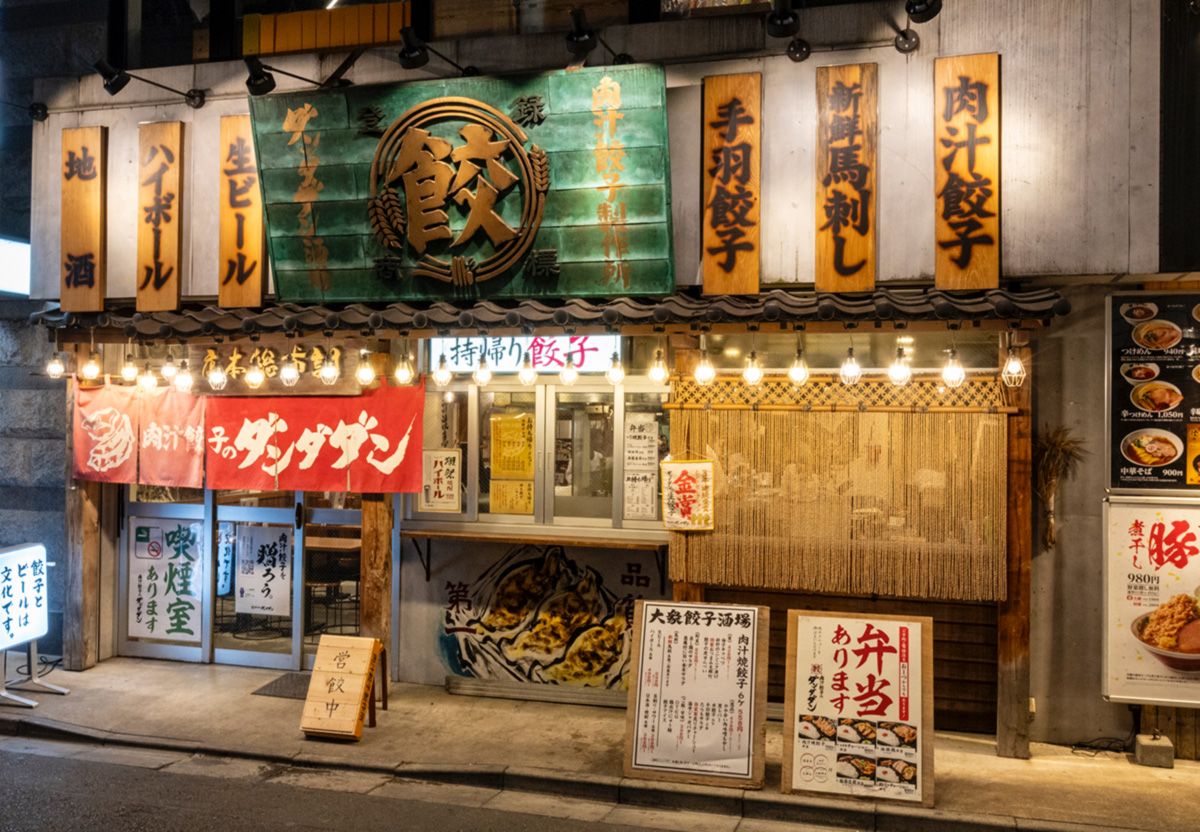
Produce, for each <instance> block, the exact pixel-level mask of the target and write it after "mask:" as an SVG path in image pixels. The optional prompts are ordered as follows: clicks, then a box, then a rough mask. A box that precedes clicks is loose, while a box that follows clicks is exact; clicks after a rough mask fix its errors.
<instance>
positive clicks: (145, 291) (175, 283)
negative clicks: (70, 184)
mask: <svg viewBox="0 0 1200 832" xmlns="http://www.w3.org/2000/svg"><path fill="white" fill-rule="evenodd" d="M138 148H139V152H138V202H137V229H138V237H137V240H138V245H137V310H138V311H139V312H159V311H164V310H165V311H174V310H176V309H178V308H179V286H180V277H179V275H180V266H181V260H182V258H181V257H180V249H181V247H182V242H183V221H182V219H181V217H180V213H181V210H182V207H183V196H182V194H181V193H180V182H181V174H182V171H183V123H182V122H178V121H169V122H163V123H161V124H143V125H140V126H139V127H138Z"/></svg>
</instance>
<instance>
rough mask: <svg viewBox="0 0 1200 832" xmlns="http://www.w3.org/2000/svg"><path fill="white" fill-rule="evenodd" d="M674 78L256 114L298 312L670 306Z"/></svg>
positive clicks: (359, 101) (455, 83)
mask: <svg viewBox="0 0 1200 832" xmlns="http://www.w3.org/2000/svg"><path fill="white" fill-rule="evenodd" d="M665 87H666V85H665V75H664V72H663V70H662V68H661V67H654V66H612V67H599V68H595V69H592V68H586V69H581V70H578V71H575V72H562V71H559V72H549V73H544V74H541V75H533V76H514V77H507V78H453V79H442V80H437V81H428V82H415V83H408V84H396V85H380V86H362V87H348V88H345V89H336V90H319V91H311V92H304V93H295V94H288V95H278V96H264V97H261V98H252V99H251V114H252V116H253V121H254V133H255V143H256V147H257V153H258V165H259V169H260V171H261V174H262V185H263V198H264V202H265V204H266V211H267V221H268V226H269V232H268V234H269V240H270V249H271V258H272V264H273V270H274V275H275V280H276V288H277V292H278V294H279V296H280V298H281V299H283V300H287V301H295V302H299V301H314V300H321V301H380V300H398V299H436V300H440V299H461V298H472V297H489V296H490V297H536V296H552V297H564V296H619V295H656V294H667V293H669V292H671V291H673V289H674V273H673V268H672V259H671V212H670V178H669V171H670V163H669V159H668V151H667V125H666V107H665Z"/></svg>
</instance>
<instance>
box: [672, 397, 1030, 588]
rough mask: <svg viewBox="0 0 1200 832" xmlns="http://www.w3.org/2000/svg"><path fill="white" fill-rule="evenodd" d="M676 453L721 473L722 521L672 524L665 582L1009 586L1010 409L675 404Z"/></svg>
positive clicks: (717, 498) (718, 506) (719, 508)
mask: <svg viewBox="0 0 1200 832" xmlns="http://www.w3.org/2000/svg"><path fill="white" fill-rule="evenodd" d="M671 453H672V456H673V457H674V458H676V459H689V458H691V459H695V458H706V459H712V460H713V461H714V463H715V464H714V471H715V475H716V488H715V506H714V508H715V514H716V529H715V530H713V531H711V532H673V533H672V534H671V540H670V554H671V559H670V563H671V570H670V571H671V579H672V580H675V581H687V582H692V583H699V584H706V585H722V586H741V587H759V588H766V589H790V590H804V591H809V592H822V593H838V594H846V593H850V594H880V595H891V596H898V597H908V598H939V599H954V600H963V601H997V600H1002V599H1003V598H1004V596H1005V591H1006V584H1005V539H1006V538H1005V522H1006V519H1007V514H1006V512H1007V506H1006V497H1007V492H1006V470H1007V424H1006V417H1005V416H1004V415H1001V414H998V413H987V412H970V413H964V412H919V411H918V412H911V411H909V412H830V411H803V410H798V409H796V410H773V411H765V410H750V409H729V410H673V411H671Z"/></svg>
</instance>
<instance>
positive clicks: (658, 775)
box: [623, 600, 771, 789]
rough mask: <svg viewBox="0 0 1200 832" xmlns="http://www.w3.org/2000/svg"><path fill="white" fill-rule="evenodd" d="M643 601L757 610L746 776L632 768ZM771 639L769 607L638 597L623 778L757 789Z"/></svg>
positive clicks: (762, 774) (762, 775)
mask: <svg viewBox="0 0 1200 832" xmlns="http://www.w3.org/2000/svg"><path fill="white" fill-rule="evenodd" d="M647 603H651V604H661V605H663V606H673V607H680V606H686V607H697V608H705V607H720V608H727V607H744V608H746V609H756V610H757V611H758V631H757V633H756V641H755V644H754V645H753V649H754V662H755V665H754V676H753V677H752V679H751V683H750V684H751V688H752V689H751V691H750V696H751V702H752V704H753V708H754V713H753V715H752V717H751V719H752V725H751V727H750V734H749V735H750V737H751V741H752V742H753V743H754V746H753V748H751V750H750V770H751V775H750V777H748V778H740V777H728V776H723V775H711V774H691V773H677V772H669V771H656V770H654V769H645V768H635V767H634V765H633V752H634V744H635V742H636V740H637V730H636V729H637V703H638V696H639V691H640V690H641V658H642V626H643V618H644V615H645V607H646V604H647ZM770 638H771V609H770V607H760V606H752V605H748V604H689V603H685V602H678V601H650V602H647V601H645V600H638V601H637V602H635V604H634V610H633V643H632V644H631V645H630V666H629V698H628V700H627V709H626V712H625V752H624V759H623V769H624V773H625V776H626V777H632V778H637V779H640V780H659V781H664V782H668V783H692V784H695V785H699V786H721V787H724V788H729V789H761V788H762V787H763V785H764V783H765V782H766V758H767V748H766V743H767V662H768V654H769V645H770Z"/></svg>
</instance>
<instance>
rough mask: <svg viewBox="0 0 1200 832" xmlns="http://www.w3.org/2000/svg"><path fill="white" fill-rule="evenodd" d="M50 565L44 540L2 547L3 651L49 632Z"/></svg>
mask: <svg viewBox="0 0 1200 832" xmlns="http://www.w3.org/2000/svg"><path fill="white" fill-rule="evenodd" d="M46 565H47V564H46V547H45V546H43V545H41V544H40V543H29V544H25V545H23V546H13V547H11V548H8V549H4V550H0V654H3V652H4V651H5V650H7V649H8V648H10V647H15V646H16V645H18V644H24V643H25V642H27V641H33V640H34V639H38V638H41V637H42V636H44V635H46V632H47V631H48V629H49V627H50V619H49V612H48V610H49V608H50V605H49V603H48V601H47V600H46Z"/></svg>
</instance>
